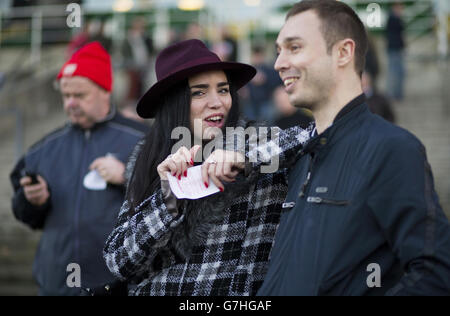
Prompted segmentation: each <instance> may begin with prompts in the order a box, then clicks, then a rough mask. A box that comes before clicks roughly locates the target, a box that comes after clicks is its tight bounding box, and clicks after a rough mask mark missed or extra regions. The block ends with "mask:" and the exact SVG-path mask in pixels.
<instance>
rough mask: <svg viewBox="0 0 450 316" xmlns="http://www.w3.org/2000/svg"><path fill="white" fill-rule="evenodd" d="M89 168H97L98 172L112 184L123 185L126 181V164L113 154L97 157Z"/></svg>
mask: <svg viewBox="0 0 450 316" xmlns="http://www.w3.org/2000/svg"><path fill="white" fill-rule="evenodd" d="M89 169H90V170H94V169H96V170H97V172H98V174H99V175H100V176H101V177H102V178H103V179H104V180H105V181H106V182H109V183H111V184H116V185H121V184H124V183H125V178H124V173H125V164H124V163H123V162H121V161H120V160H118V159H117V158H115V157H113V156H105V157H100V158H97V159H95V160H94V161H93V162H92V164H91V165H90V166H89Z"/></svg>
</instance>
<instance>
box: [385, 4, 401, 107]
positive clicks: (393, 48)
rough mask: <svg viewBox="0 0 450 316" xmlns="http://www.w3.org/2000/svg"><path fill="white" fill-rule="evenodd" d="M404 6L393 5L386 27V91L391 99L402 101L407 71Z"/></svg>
mask: <svg viewBox="0 0 450 316" xmlns="http://www.w3.org/2000/svg"><path fill="white" fill-rule="evenodd" d="M402 13H403V4H402V3H400V2H396V3H394V4H393V6H392V8H391V10H390V12H389V18H388V21H387V25H386V41H387V54H388V72H387V80H386V84H387V86H386V91H387V94H388V96H389V97H391V98H393V99H395V100H398V101H401V100H403V97H404V84H405V78H406V70H405V56H404V55H405V47H406V43H405V35H404V33H405V26H404V23H403V21H402Z"/></svg>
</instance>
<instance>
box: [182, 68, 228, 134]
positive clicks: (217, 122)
mask: <svg viewBox="0 0 450 316" xmlns="http://www.w3.org/2000/svg"><path fill="white" fill-rule="evenodd" d="M188 82H189V88H190V90H191V129H192V130H193V131H194V136H195V138H197V139H202V140H203V139H205V140H209V139H213V138H214V137H216V136H217V135H218V134H219V133H221V129H222V128H223V127H224V125H225V121H226V119H227V117H228V112H229V111H230V109H231V104H232V100H231V94H230V83H229V82H228V79H227V76H226V75H225V73H224V72H223V71H222V70H213V71H208V72H203V73H200V74H198V75H195V76H192V77H190V78H189V81H188Z"/></svg>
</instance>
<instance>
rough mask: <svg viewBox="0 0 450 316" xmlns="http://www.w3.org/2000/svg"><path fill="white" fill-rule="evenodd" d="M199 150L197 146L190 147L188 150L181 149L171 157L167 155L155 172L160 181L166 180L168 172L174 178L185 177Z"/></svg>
mask: <svg viewBox="0 0 450 316" xmlns="http://www.w3.org/2000/svg"><path fill="white" fill-rule="evenodd" d="M199 149H200V146H199V145H196V146H194V147H192V148H191V149H190V150H189V149H187V148H186V147H181V148H180V149H178V150H177V152H176V153H175V154H173V155H169V156H168V157H167V158H166V159H165V160H164V161H163V162H161V163H160V164H159V165H158V167H157V171H158V174H159V178H160V179H161V180H167V175H166V172H170V173H171V174H172V175H173V176H174V177H177V178H178V179H181V176H185V177H186V176H187V169H188V168H189V167H192V166H193V165H194V157H195V154H196V153H197V151H198V150H199Z"/></svg>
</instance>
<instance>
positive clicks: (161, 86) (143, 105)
mask: <svg viewBox="0 0 450 316" xmlns="http://www.w3.org/2000/svg"><path fill="white" fill-rule="evenodd" d="M211 70H223V71H225V72H226V73H227V74H228V75H229V76H230V79H231V81H232V84H233V85H234V86H235V87H236V88H237V90H239V89H240V88H242V87H243V86H244V85H246V84H247V83H248V82H249V81H250V80H252V78H253V77H254V76H255V75H256V69H255V68H254V67H252V66H250V65H247V64H242V63H235V62H214V63H209V64H201V65H197V66H194V67H191V68H186V69H183V70H181V71H179V72H176V73H173V74H171V75H170V76H168V77H166V78H164V79H162V80H160V81H158V82H157V83H155V84H154V85H153V86H152V87H151V88H150V89H149V90H148V91H147V92H146V93H145V94H144V95H143V96H142V97H141V98H140V100H139V102H138V104H137V107H136V112H137V114H138V115H139V116H140V117H142V118H153V117H155V115H156V112H157V110H158V106H159V101H160V98H161V96H162V95H163V94H164V93H165V92H167V91H168V90H169V89H170V88H171V87H172V86H173V85H174V84H176V83H178V82H180V81H182V80H185V79H187V78H189V77H191V76H193V75H196V74H198V73H201V72H205V71H211Z"/></svg>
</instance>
